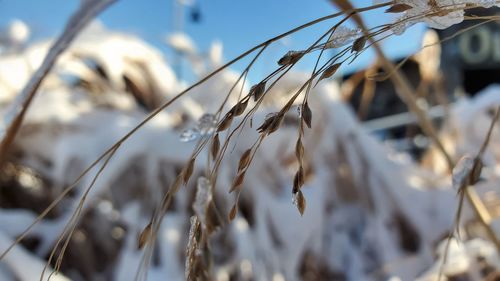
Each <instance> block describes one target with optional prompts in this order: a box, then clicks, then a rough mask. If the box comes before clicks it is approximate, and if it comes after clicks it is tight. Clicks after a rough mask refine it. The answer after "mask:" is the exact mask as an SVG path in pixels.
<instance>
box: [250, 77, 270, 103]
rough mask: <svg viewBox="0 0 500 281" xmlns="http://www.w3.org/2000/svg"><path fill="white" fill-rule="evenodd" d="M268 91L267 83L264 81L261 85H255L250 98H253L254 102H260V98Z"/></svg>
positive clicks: (251, 89)
mask: <svg viewBox="0 0 500 281" xmlns="http://www.w3.org/2000/svg"><path fill="white" fill-rule="evenodd" d="M265 91H266V82H265V81H262V82H260V83H259V84H256V85H253V86H252V88H250V93H249V94H248V96H250V97H251V96H253V100H254V101H258V100H259V99H260V97H262V95H263V94H264V92H265Z"/></svg>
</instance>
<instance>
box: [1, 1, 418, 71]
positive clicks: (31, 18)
mask: <svg viewBox="0 0 500 281" xmlns="http://www.w3.org/2000/svg"><path fill="white" fill-rule="evenodd" d="M174 1H178V0H119V1H118V2H117V3H116V4H114V5H113V6H111V7H110V8H109V9H108V10H107V11H105V12H104V13H103V14H102V16H100V18H99V19H100V20H101V21H102V22H103V23H104V24H105V25H106V26H107V27H108V28H110V29H115V30H120V31H125V32H131V33H133V34H135V35H137V36H140V37H142V38H143V39H145V40H146V41H148V42H150V43H151V44H153V45H154V46H155V47H157V48H159V49H161V50H162V51H163V52H164V53H165V56H166V58H167V61H172V53H171V52H170V50H169V49H168V48H167V47H166V46H165V44H164V43H163V42H164V38H165V36H166V35H167V34H169V33H171V32H172V31H173V30H174V25H175V24H174V13H173V10H174V9H173V7H174ZM184 1H186V0H184ZM191 1H194V2H195V3H196V4H197V6H198V7H199V9H200V11H201V21H200V22H199V23H192V22H190V21H189V20H188V19H189V9H187V10H186V11H185V15H186V19H187V20H186V21H185V23H184V26H183V29H184V31H185V32H186V33H187V34H189V35H190V36H191V37H192V38H193V40H194V41H195V43H196V44H197V45H198V47H199V49H201V50H207V49H208V47H209V46H210V44H211V42H212V41H213V40H220V41H222V42H223V44H224V58H225V59H226V60H229V59H231V58H234V57H235V56H237V55H238V54H239V53H241V52H243V51H245V50H247V49H249V48H250V47H252V46H254V45H256V44H258V43H260V42H262V41H264V40H266V39H269V38H271V37H273V36H275V35H278V34H280V33H282V32H284V31H287V30H288V29H291V28H292V27H295V26H298V25H300V24H303V23H305V22H307V21H310V20H313V19H315V18H318V17H321V16H325V15H328V14H331V13H333V12H335V9H334V7H333V5H331V4H330V3H329V1H328V0H191ZM352 2H353V3H354V4H355V5H356V6H367V5H370V4H371V3H372V0H354V1H352ZM78 5H79V1H76V0H0V25H5V24H6V23H8V22H9V21H10V20H12V19H15V18H17V19H21V20H23V21H25V22H27V23H28V24H29V26H30V27H31V29H32V33H33V40H37V39H40V38H46V37H50V36H55V35H57V34H59V32H61V30H62V27H63V26H64V23H65V21H66V20H67V19H68V17H69V16H70V14H71V13H72V11H74V10H75V9H76V8H77V7H78ZM390 19H391V15H385V14H383V11H382V10H378V11H377V12H374V13H369V14H366V20H367V22H368V24H369V25H371V26H375V25H378V24H382V23H387V21H388V20H390ZM334 22H335V21H329V22H328V23H326V24H321V25H318V26H315V27H313V28H309V29H307V30H305V31H302V32H300V33H297V34H294V35H293V36H291V37H290V38H287V39H286V40H283V41H282V42H279V43H278V44H277V45H276V46H275V47H272V48H270V49H269V50H268V51H267V53H266V55H265V56H263V58H262V60H263V61H262V62H261V63H260V64H259V65H257V66H256V69H255V72H257V74H255V73H254V74H253V75H259V76H261V75H262V76H263V75H265V74H266V73H268V72H270V71H272V70H273V69H274V68H275V66H276V64H275V61H276V59H277V58H279V57H280V56H281V55H283V54H284V53H285V52H286V51H287V50H299V49H303V48H305V47H306V46H307V45H308V44H311V43H312V42H313V41H314V40H315V38H317V36H320V34H322V33H323V32H325V31H326V30H327V29H328V28H329V26H330V25H331V24H332V23H334ZM422 30H423V27H422V26H419V27H416V28H412V30H410V32H408V33H407V34H406V35H404V36H402V37H396V38H395V39H393V40H390V41H388V42H386V43H385V44H384V46H385V48H386V49H387V53H388V54H389V55H390V56H392V57H400V56H403V55H407V54H409V53H411V52H414V51H415V50H416V49H417V48H418V46H419V44H420V43H419V42H420V38H421V34H422ZM372 59H373V56H372V55H370V54H368V55H366V56H363V57H362V58H361V59H359V60H358V61H357V62H356V63H355V64H354V66H350V67H347V68H345V69H355V68H359V67H364V66H365V65H366V64H367V63H369V62H370V61H371V60H372ZM310 64H312V59H311V62H310V63H307V62H306V63H305V64H303V65H302V66H300V67H302V68H303V70H305V69H307V68H310ZM242 67H243V66H238V65H236V66H235V68H236V69H241V68H242Z"/></svg>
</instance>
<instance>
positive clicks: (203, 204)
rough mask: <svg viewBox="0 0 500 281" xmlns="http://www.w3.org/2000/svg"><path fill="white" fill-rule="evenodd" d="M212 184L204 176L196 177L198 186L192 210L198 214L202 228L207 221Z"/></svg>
mask: <svg viewBox="0 0 500 281" xmlns="http://www.w3.org/2000/svg"><path fill="white" fill-rule="evenodd" d="M211 187H212V185H211V183H210V181H209V180H208V179H207V178H205V177H200V178H198V186H197V189H196V198H195V200H194V203H193V210H194V213H195V214H196V216H198V218H199V220H200V222H201V225H202V227H203V228H205V227H206V222H207V208H208V205H209V204H210V202H212V188H211Z"/></svg>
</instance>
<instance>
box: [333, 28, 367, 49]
mask: <svg viewBox="0 0 500 281" xmlns="http://www.w3.org/2000/svg"><path fill="white" fill-rule="evenodd" d="M362 34H363V33H362V32H361V29H359V28H349V27H345V26H343V25H342V26H339V27H337V28H336V29H335V31H334V32H333V34H332V37H331V38H330V40H329V41H328V42H326V45H325V48H327V49H328V48H340V47H343V46H345V45H347V44H350V43H352V42H353V41H354V40H356V39H357V38H358V37H360V36H361V35H362Z"/></svg>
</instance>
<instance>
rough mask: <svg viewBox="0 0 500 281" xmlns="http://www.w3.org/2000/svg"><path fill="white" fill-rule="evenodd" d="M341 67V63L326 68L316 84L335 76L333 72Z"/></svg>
mask: <svg viewBox="0 0 500 281" xmlns="http://www.w3.org/2000/svg"><path fill="white" fill-rule="evenodd" d="M341 65H342V64H341V63H335V64H332V65H330V66H329V67H327V68H326V69H325V70H324V71H323V73H322V74H321V76H320V77H319V80H318V82H319V81H321V80H323V79H326V78H330V77H332V75H333V74H335V72H337V70H338V69H339V68H340V66H341Z"/></svg>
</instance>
